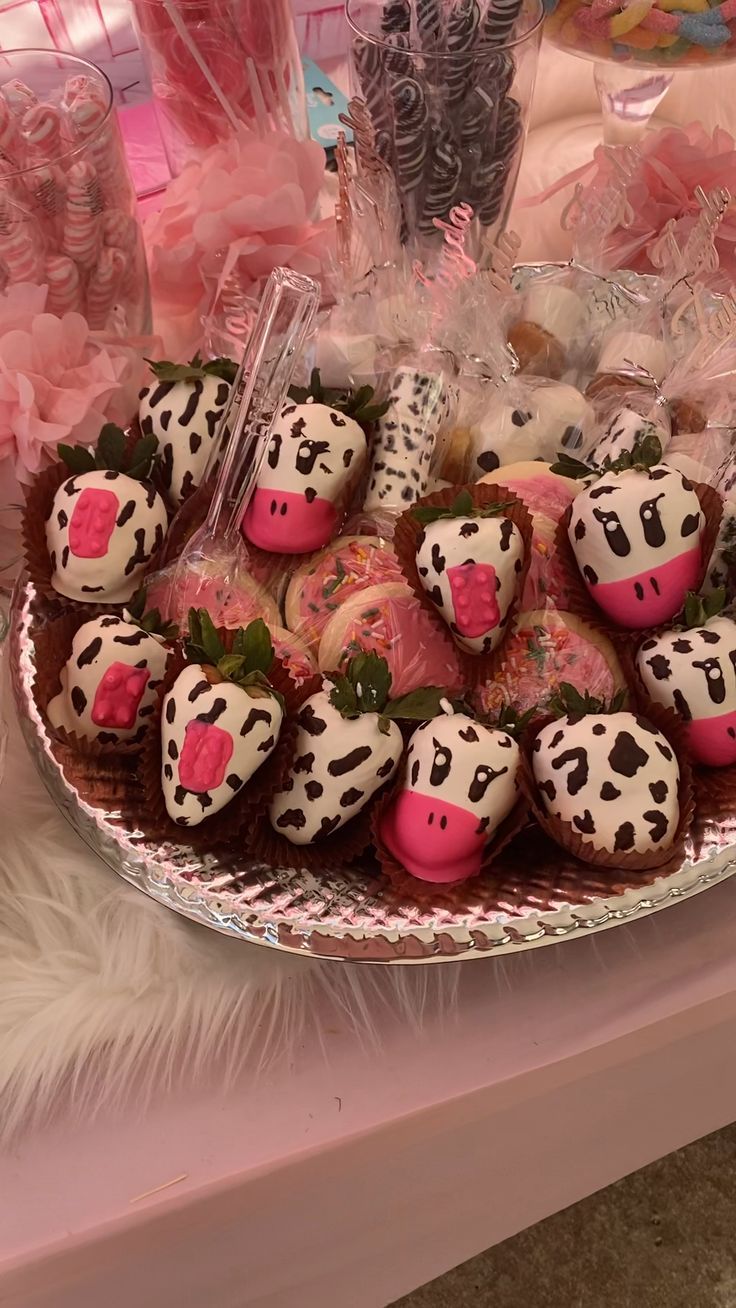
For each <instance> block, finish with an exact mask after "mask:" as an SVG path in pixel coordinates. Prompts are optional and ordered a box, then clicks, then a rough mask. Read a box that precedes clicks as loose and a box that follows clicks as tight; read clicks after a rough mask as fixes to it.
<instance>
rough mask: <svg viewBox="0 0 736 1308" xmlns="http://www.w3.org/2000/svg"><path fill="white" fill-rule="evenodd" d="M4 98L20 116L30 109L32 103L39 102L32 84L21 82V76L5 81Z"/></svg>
mask: <svg viewBox="0 0 736 1308" xmlns="http://www.w3.org/2000/svg"><path fill="white" fill-rule="evenodd" d="M2 92H3V98H4V100H5V103H6V104H7V105H8V107H9V108H10V109H11V110H12V112H13V113H14V114H16V115H17V116H18V117H19V118H20V117H22V115H23V114H24V113H25V111H26V109H30V108H31V105H34V104H38V96H37V95H36V93H35V91H32V90H31V88H30V86H26V84H25V82H21V80H20V78H19V77H13V78H11V80H10V81H9V82H5V84H4V86H3V88H2Z"/></svg>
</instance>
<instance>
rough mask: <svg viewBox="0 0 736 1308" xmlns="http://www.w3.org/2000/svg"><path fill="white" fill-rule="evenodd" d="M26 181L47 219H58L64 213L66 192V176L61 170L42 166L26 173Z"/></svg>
mask: <svg viewBox="0 0 736 1308" xmlns="http://www.w3.org/2000/svg"><path fill="white" fill-rule="evenodd" d="M24 181H25V184H26V187H27V189H28V190H29V191H30V193H31V195H32V196H33V197H34V198H35V200H36V202H37V203H38V204H39V205H40V207H41V208H42V209H43V212H44V214H45V216H46V217H47V218H58V217H59V216H60V215H61V214H62V213H63V212H64V204H65V200H66V192H65V189H64V174H63V172H62V170H61V169H60V168H54V167H52V166H51V164H42V165H41V166H40V167H38V168H34V169H33V171H32V172H28V173H26V174H25V175H24Z"/></svg>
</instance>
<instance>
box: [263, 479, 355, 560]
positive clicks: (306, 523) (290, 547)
mask: <svg viewBox="0 0 736 1308" xmlns="http://www.w3.org/2000/svg"><path fill="white" fill-rule="evenodd" d="M336 523H337V509H336V508H335V506H334V504H332V503H331V502H330V500H323V499H319V498H318V497H317V498H315V499H313V500H312V502H311V504H309V503H307V500H306V498H305V497H304V495H302V494H298V493H297V492H295V491H276V490H257V491H255V492H254V495H253V498H252V499H251V501H250V504H249V505H248V507H247V509H246V511H245V516H244V517H243V524H242V531H243V535H244V536H245V538H246V540H249V541H252V543H253V544H254V545H258V546H259V547H260V548H261V549H262V550H271V551H272V552H273V553H278V554H307V553H308V552H309V551H310V550H318V549H320V548H321V547H322V546H323V545H326V544H327V542H328V540H329V539H330V537H331V536H332V534H333V531H334V528H335V526H336Z"/></svg>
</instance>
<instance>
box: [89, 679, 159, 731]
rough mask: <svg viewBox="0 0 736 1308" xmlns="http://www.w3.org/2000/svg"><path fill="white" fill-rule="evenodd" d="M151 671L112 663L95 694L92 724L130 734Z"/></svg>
mask: <svg viewBox="0 0 736 1308" xmlns="http://www.w3.org/2000/svg"><path fill="white" fill-rule="evenodd" d="M150 675H151V674H150V671H149V669H148V667H145V668H131V666H130V664H129V663H111V664H110V666H109V668H108V669H107V671H106V672H105V674H104V676H103V677H102V678H101V680H100V683H99V685H98V687H97V691H96V693H95V702H94V704H93V706H92V721H93V722H94V724H95V726H96V727H117V728H118V729H124V730H129V729H130V727H132V726H133V723H134V722H135V719H136V715H137V713H138V705H139V704H140V702H141V698H142V696H143V692H144V690H145V689H146V686H147V684H148V678H149V676H150Z"/></svg>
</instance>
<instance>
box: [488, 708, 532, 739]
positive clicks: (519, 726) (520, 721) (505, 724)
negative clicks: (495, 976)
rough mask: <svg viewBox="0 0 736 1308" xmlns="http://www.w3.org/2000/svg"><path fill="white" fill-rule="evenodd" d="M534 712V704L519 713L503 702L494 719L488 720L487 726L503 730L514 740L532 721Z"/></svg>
mask: <svg viewBox="0 0 736 1308" xmlns="http://www.w3.org/2000/svg"><path fill="white" fill-rule="evenodd" d="M536 713H537V709H536V706H535V707H534V708H530V709H527V710H526V712H525V713H519V712H518V710H517V709H515V708H512V707H511V705H510V704H504V705H503V707H502V708H501V710H500V712H499V713H498V714H497V715H496V718H495V721H491V720H489V722H488V726H490V727H497V728H498V729H499V731H505V732H506V733H507V734H508V735H509V736H513V737H514V739H515V740H518V739H519V737H520V736H522V735H523V734H524V732H525V731H526V729H527V727H528V726H529V724H530V723H531V722H532V721H533V719H534V717H535V714H536Z"/></svg>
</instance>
